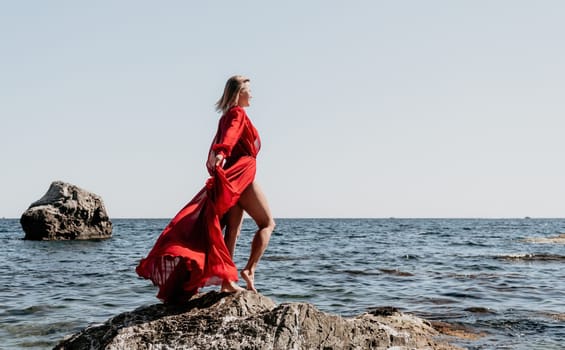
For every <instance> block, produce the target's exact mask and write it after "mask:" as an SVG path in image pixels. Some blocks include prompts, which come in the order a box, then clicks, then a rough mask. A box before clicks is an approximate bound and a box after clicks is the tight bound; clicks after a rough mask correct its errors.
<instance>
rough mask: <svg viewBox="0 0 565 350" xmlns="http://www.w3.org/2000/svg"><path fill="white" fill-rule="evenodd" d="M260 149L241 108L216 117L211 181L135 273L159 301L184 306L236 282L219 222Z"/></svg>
mask: <svg viewBox="0 0 565 350" xmlns="http://www.w3.org/2000/svg"><path fill="white" fill-rule="evenodd" d="M260 147H261V142H260V139H259V134H258V133H257V130H256V129H255V127H254V126H253V124H252V123H251V121H250V120H249V118H248V117H247V114H246V113H245V110H244V109H243V108H241V107H237V106H236V107H232V108H231V109H230V110H229V111H228V112H227V113H226V114H224V115H223V116H222V118H220V122H219V125H218V132H217V133H216V137H215V138H214V140H213V142H212V146H211V147H210V152H209V155H208V162H207V167H208V171H209V173H210V175H211V177H210V178H209V179H208V181H207V182H206V185H205V186H204V188H202V190H201V191H200V192H198V194H196V196H195V197H194V198H193V199H192V200H191V201H190V202H189V203H188V204H187V205H186V206H185V207H184V208H182V209H181V211H179V212H178V214H177V215H176V216H175V217H174V218H173V219H172V220H171V222H170V223H169V224H168V225H167V227H166V228H165V229H164V230H163V232H162V233H161V235H160V236H159V238H158V239H157V242H156V243H155V245H154V246H153V248H152V249H151V251H150V252H149V254H148V256H147V257H146V258H144V259H142V260H141V261H140V263H139V265H138V266H137V268H136V272H137V273H138V275H140V276H141V277H144V278H147V279H150V280H151V281H152V282H153V283H154V284H155V285H157V286H159V293H158V294H157V297H158V298H159V299H161V300H163V301H164V302H177V301H183V300H186V299H187V298H189V297H190V296H192V295H194V294H195V293H197V292H198V289H199V288H200V287H203V286H206V285H210V284H220V283H221V282H222V281H223V280H228V281H237V279H238V278H237V268H236V266H235V264H234V263H233V261H232V259H231V257H230V253H229V251H228V249H227V247H226V244H225V242H224V237H223V234H222V229H223V224H222V217H223V216H224V215H225V214H226V213H227V211H228V210H229V209H230V208H231V207H232V206H234V205H235V204H236V203H237V201H238V200H239V197H240V195H241V193H242V192H243V191H244V190H245V188H247V186H249V184H251V183H252V182H253V180H254V178H255V171H256V161H255V157H256V156H257V153H258V152H259V149H260ZM216 154H222V155H223V156H224V157H225V164H224V166H223V167H221V166H218V167H215V166H214V162H215V157H216Z"/></svg>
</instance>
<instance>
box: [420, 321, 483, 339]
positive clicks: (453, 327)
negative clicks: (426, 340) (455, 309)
mask: <svg viewBox="0 0 565 350" xmlns="http://www.w3.org/2000/svg"><path fill="white" fill-rule="evenodd" d="M430 324H431V325H432V327H433V328H434V329H436V330H437V331H438V332H440V333H442V334H446V335H451V336H454V337H457V338H462V339H469V340H477V339H480V338H482V337H484V336H486V334H485V333H477V332H475V331H474V330H473V329H471V328H469V327H466V326H464V325H461V324H454V323H447V322H441V321H430Z"/></svg>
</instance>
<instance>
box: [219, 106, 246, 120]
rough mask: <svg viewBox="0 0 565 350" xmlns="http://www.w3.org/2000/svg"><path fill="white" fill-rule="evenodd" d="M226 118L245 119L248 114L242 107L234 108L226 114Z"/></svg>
mask: <svg viewBox="0 0 565 350" xmlns="http://www.w3.org/2000/svg"><path fill="white" fill-rule="evenodd" d="M224 117H225V118H230V119H231V118H243V117H247V113H245V109H243V107H240V106H233V107H231V108H230V109H228V111H227V112H226V113H225V114H224Z"/></svg>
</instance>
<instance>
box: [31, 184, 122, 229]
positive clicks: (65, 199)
mask: <svg viewBox="0 0 565 350" xmlns="http://www.w3.org/2000/svg"><path fill="white" fill-rule="evenodd" d="M20 223H21V225H22V228H23V230H24V232H25V237H24V239H29V240H67V239H104V238H110V237H111V236H112V223H111V222H110V219H109V218H108V214H107V213H106V209H105V207H104V203H103V202H102V199H101V198H100V197H99V196H97V195H96V194H94V193H90V192H88V191H85V190H83V189H81V188H79V187H77V186H74V185H71V184H68V183H65V182H61V181H55V182H53V183H52V184H51V186H50V187H49V189H48V190H47V193H46V194H45V195H44V196H43V197H41V199H39V200H38V201H36V202H34V203H32V204H31V205H30V206H29V208H28V209H27V210H26V211H25V212H24V213H23V214H22V217H21V218H20Z"/></svg>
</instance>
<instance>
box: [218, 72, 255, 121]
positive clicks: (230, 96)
mask: <svg viewBox="0 0 565 350" xmlns="http://www.w3.org/2000/svg"><path fill="white" fill-rule="evenodd" d="M249 81H250V80H249V78H246V77H244V76H243V75H234V76H233V77H231V78H229V79H228V81H227V82H226V87H225V88H224V94H223V95H222V97H220V99H219V100H218V102H216V110H217V111H218V112H222V113H226V112H227V111H228V110H229V109H230V108H232V107H233V106H236V105H237V102H238V99H239V92H240V91H241V90H242V89H243V85H244V84H245V83H248V82H249Z"/></svg>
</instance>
